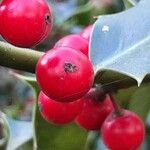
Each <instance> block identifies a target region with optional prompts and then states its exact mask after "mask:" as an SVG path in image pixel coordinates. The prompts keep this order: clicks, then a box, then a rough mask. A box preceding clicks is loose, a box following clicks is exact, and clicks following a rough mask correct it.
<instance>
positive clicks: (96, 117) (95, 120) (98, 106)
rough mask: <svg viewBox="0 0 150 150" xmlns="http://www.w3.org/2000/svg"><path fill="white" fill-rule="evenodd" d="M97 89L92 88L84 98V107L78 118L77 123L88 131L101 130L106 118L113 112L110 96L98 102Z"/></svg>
mask: <svg viewBox="0 0 150 150" xmlns="http://www.w3.org/2000/svg"><path fill="white" fill-rule="evenodd" d="M95 92H96V91H95V89H94V88H92V89H91V90H90V91H89V92H88V93H87V94H86V95H85V96H84V97H83V98H82V100H84V106H83V109H82V111H81V113H80V114H79V115H78V116H77V118H76V123H77V124H79V126H81V127H83V128H85V129H87V130H99V129H100V128H101V126H102V124H103V122H104V120H105V119H106V117H107V116H108V115H109V114H110V112H112V111H113V105H112V102H111V100H110V97H109V96H106V98H105V99H104V100H100V99H99V101H98V100H96V98H95V96H96V93H95Z"/></svg>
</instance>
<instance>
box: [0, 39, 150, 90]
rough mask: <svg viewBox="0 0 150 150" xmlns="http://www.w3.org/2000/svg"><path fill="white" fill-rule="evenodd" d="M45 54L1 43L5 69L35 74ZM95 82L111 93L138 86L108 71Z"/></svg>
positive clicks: (1, 62)
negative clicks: (37, 65) (38, 62)
mask: <svg viewBox="0 0 150 150" xmlns="http://www.w3.org/2000/svg"><path fill="white" fill-rule="evenodd" d="M43 54H44V53H43V52H38V51H35V50H32V49H25V48H18V47H15V46H12V45H10V44H8V43H5V42H0V65H1V66H4V67H9V68H12V69H17V70H22V71H26V72H31V73H34V72H35V66H36V63H37V61H38V60H39V58H40V57H41V56H42V55H43ZM95 81H96V83H100V84H102V86H103V87H105V89H107V88H109V89H108V90H110V91H114V90H118V89H123V88H128V87H131V86H137V82H136V81H135V80H134V79H132V78H130V77H127V76H125V75H123V74H118V73H117V72H111V71H106V72H104V73H103V74H100V75H98V76H96V77H95ZM148 82H150V75H148V76H147V77H146V78H145V79H144V81H143V83H148Z"/></svg>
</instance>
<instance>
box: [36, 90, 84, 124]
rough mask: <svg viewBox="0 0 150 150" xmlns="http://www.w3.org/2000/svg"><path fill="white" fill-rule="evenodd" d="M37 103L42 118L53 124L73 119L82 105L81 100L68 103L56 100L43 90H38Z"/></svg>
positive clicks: (64, 122)
mask: <svg viewBox="0 0 150 150" xmlns="http://www.w3.org/2000/svg"><path fill="white" fill-rule="evenodd" d="M38 104H39V107H40V108H41V114H42V116H43V118H44V119H45V120H47V121H48V122H51V123H55V124H66V123H69V122H71V121H73V120H74V118H75V117H76V116H77V115H78V113H79V112H80V111H81V110H82V107H83V101H82V100H77V101H75V102H70V103H61V102H56V101H54V100H52V99H50V98H49V97H47V96H46V95H45V94H44V93H43V92H40V95H39V98H38Z"/></svg>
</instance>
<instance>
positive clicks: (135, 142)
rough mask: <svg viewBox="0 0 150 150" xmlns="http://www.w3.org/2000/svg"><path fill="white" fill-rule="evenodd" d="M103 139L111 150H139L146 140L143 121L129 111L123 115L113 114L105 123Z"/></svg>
mask: <svg viewBox="0 0 150 150" xmlns="http://www.w3.org/2000/svg"><path fill="white" fill-rule="evenodd" d="M101 133H102V139H103V141H104V143H105V144H106V146H107V147H108V148H109V149H111V150H137V149H138V148H139V147H140V145H141V144H142V142H143V140H144V135H145V130H144V124H143V122H142V120H141V119H140V118H139V117H138V116H137V115H136V114H135V113H134V112H131V111H128V110H122V115H118V114H116V113H111V114H110V115H109V116H108V117H107V118H106V120H105V121H104V123H103V126H102V129H101Z"/></svg>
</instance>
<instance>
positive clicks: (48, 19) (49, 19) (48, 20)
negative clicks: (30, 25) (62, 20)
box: [45, 14, 51, 24]
mask: <svg viewBox="0 0 150 150" xmlns="http://www.w3.org/2000/svg"><path fill="white" fill-rule="evenodd" d="M45 22H46V24H51V17H50V14H46V15H45Z"/></svg>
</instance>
